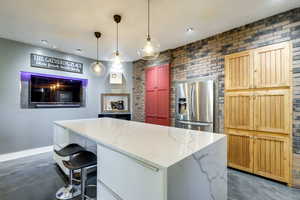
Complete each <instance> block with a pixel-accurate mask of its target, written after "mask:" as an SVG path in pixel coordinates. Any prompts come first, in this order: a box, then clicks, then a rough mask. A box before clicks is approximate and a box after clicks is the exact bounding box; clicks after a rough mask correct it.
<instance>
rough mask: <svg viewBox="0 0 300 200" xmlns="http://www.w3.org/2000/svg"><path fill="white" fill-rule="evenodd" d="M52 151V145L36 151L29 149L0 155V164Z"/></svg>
mask: <svg viewBox="0 0 300 200" xmlns="http://www.w3.org/2000/svg"><path fill="white" fill-rule="evenodd" d="M50 151H53V145H51V146H47V147H41V148H36V149H29V150H24V151H18V152H14V153H7V154H0V162H5V161H10V160H15V159H18V158H24V157H28V156H33V155H37V154H41V153H47V152H50Z"/></svg>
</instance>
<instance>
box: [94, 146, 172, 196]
mask: <svg viewBox="0 0 300 200" xmlns="http://www.w3.org/2000/svg"><path fill="white" fill-rule="evenodd" d="M98 163H99V165H98V180H100V181H101V182H103V183H104V184H105V185H107V186H108V187H109V188H111V190H113V191H114V192H115V193H116V194H118V195H119V196H120V197H121V198H122V199H124V200H141V199H143V200H153V199H155V200H166V189H167V186H166V173H165V172H164V170H161V169H160V170H159V169H157V168H155V167H153V166H151V165H148V164H146V163H143V162H140V161H138V160H135V159H133V158H129V157H127V156H125V155H123V154H120V153H118V152H115V151H113V150H110V149H108V148H105V147H102V146H100V145H98Z"/></svg>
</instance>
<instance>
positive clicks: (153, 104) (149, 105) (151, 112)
mask: <svg viewBox="0 0 300 200" xmlns="http://www.w3.org/2000/svg"><path fill="white" fill-rule="evenodd" d="M157 104H158V102H157V91H156V90H151V91H150V90H148V91H147V93H146V113H145V114H146V117H148V116H149V117H156V116H157Z"/></svg>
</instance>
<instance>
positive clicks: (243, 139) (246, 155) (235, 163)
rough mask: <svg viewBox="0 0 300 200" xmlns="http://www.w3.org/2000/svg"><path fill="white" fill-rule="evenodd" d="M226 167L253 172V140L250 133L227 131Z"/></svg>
mask: <svg viewBox="0 0 300 200" xmlns="http://www.w3.org/2000/svg"><path fill="white" fill-rule="evenodd" d="M227 134H228V135H227V136H228V166H230V167H233V168H236V169H240V170H243V171H247V172H251V173H252V172H253V139H252V135H251V133H247V132H241V131H239V130H234V131H229V132H228V133H227Z"/></svg>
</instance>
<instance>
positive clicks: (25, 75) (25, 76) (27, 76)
mask: <svg viewBox="0 0 300 200" xmlns="http://www.w3.org/2000/svg"><path fill="white" fill-rule="evenodd" d="M20 75H21V81H29V80H30V79H31V76H32V75H34V76H41V77H47V78H60V79H66V80H76V81H81V82H82V85H83V87H86V86H87V84H88V79H83V78H74V77H67V76H58V75H52V74H40V73H34V72H23V71H21V72H20Z"/></svg>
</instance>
